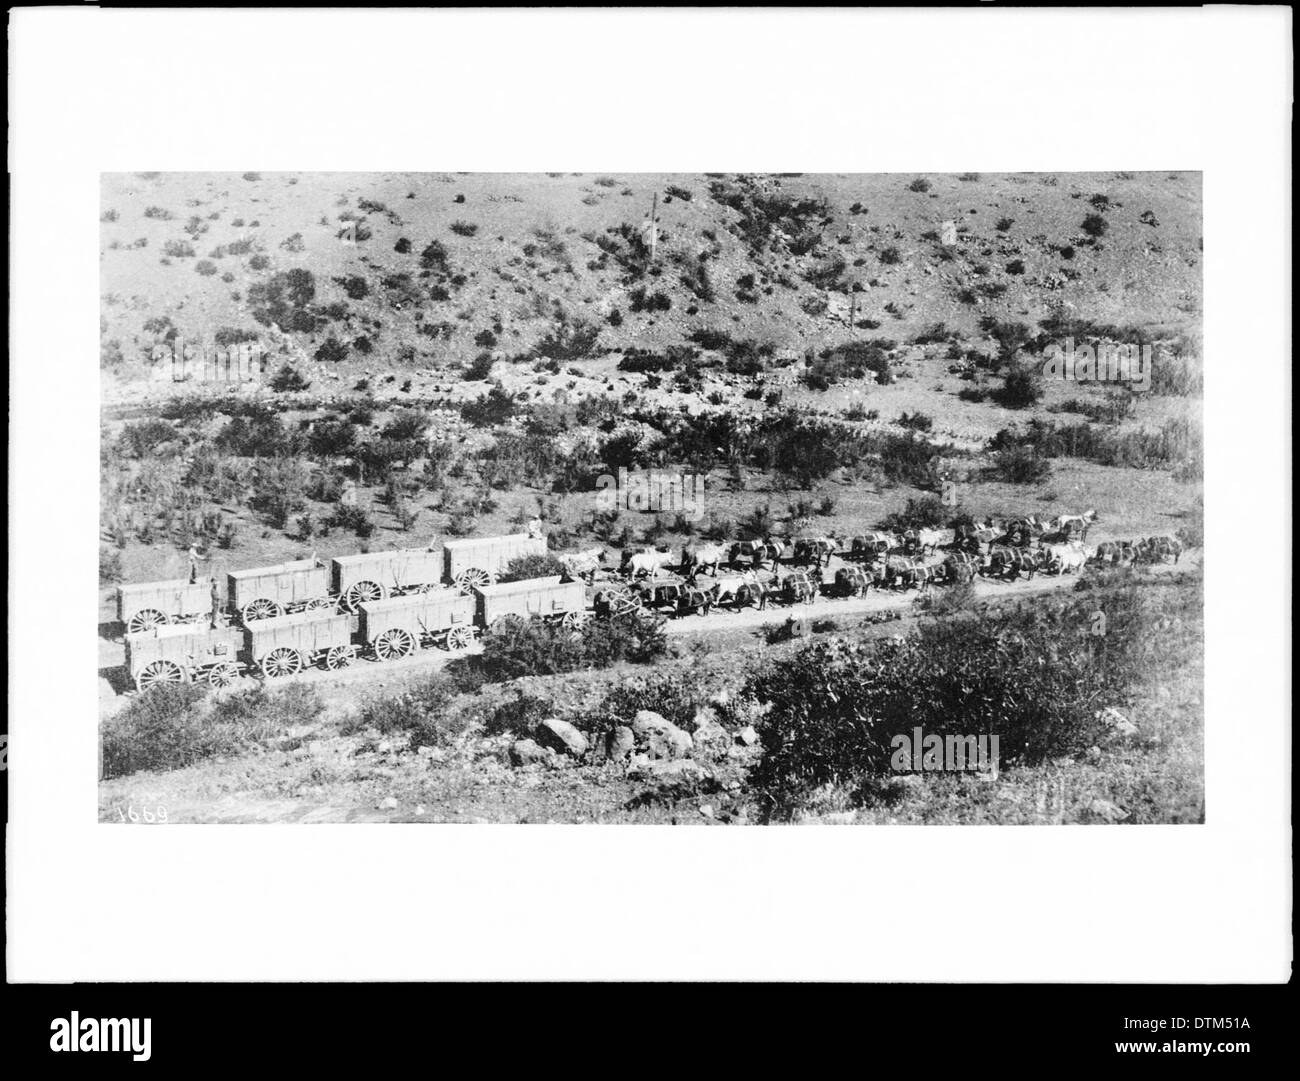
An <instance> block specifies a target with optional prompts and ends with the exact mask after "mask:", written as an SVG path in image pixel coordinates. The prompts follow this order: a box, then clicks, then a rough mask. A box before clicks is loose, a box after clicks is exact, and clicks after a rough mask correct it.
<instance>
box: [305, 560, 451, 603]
mask: <svg viewBox="0 0 1300 1081" xmlns="http://www.w3.org/2000/svg"><path fill="white" fill-rule="evenodd" d="M443 560H444V556H443V553H442V550H441V549H433V550H430V549H427V548H405V549H394V550H392V551H387V552H362V553H360V554H358V555H350V556H336V557H335V558H334V559H332V560H331V561H330V588H331V590H332V591H333V593H334V594H336V595H337V596H338V597H339V598H341V600H342V601H343V604H344V607H346V608H347V609H348V611H351V612H355V611H358V610H359V608H360V606H361V605H362V604H364V603H368V602H373V601H382V600H385V599H387V598H388V597H392V596H400V595H401V594H402V593H405V592H408V591H409V590H412V589H420V588H427V587H429V586H435V585H439V584H441V582H442V576H443Z"/></svg>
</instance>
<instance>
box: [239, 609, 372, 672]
mask: <svg viewBox="0 0 1300 1081" xmlns="http://www.w3.org/2000/svg"><path fill="white" fill-rule="evenodd" d="M352 625H353V619H352V617H351V616H350V615H347V614H346V613H339V612H331V611H325V610H321V609H311V610H308V611H305V612H296V613H294V614H293V615H287V616H278V617H276V618H274V619H259V620H256V621H255V622H253V623H250V624H248V625H247V626H245V628H244V634H245V636H246V640H247V652H248V660H249V663H250V664H253V665H256V666H257V667H258V668H260V669H261V671H262V675H264V676H266V677H268V678H271V679H274V678H276V677H279V676H292V675H296V674H297V673H299V672H301V671H302V670H303V669H304V668H305V667H307V666H308V665H312V664H322V665H324V666H325V667H326V668H328V669H330V670H331V671H333V670H335V669H338V668H346V667H347V666H348V665H349V664H351V663H352V661H353V660H354V659H355V658H356V655H357V647H356V646H354V645H353V644H352V629H353V626H352Z"/></svg>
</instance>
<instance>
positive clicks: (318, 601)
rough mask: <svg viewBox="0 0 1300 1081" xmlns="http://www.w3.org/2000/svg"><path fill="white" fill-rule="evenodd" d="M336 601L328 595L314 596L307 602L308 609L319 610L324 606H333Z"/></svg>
mask: <svg viewBox="0 0 1300 1081" xmlns="http://www.w3.org/2000/svg"><path fill="white" fill-rule="evenodd" d="M333 607H334V602H333V601H332V600H330V599H329V598H328V597H313V598H312V599H311V600H309V601H308V602H307V609H308V611H312V612H319V611H320V610H321V609H323V608H333Z"/></svg>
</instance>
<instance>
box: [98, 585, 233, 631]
mask: <svg viewBox="0 0 1300 1081" xmlns="http://www.w3.org/2000/svg"><path fill="white" fill-rule="evenodd" d="M211 610H212V589H211V586H210V585H209V583H208V582H207V581H206V580H204V581H202V582H190V580H189V579H188V578H176V579H172V580H170V581H166V582H136V583H133V584H129V585H120V586H118V587H117V621H118V622H119V623H121V624H122V625H123V626H124V627H125V628H126V630H127V633H129V634H135V633H138V632H140V631H146V630H149V629H150V628H151V627H159V626H163V625H164V624H167V623H174V622H185V621H189V620H194V619H197V618H199V617H201V616H204V615H207V614H208V613H209V612H210V611H211Z"/></svg>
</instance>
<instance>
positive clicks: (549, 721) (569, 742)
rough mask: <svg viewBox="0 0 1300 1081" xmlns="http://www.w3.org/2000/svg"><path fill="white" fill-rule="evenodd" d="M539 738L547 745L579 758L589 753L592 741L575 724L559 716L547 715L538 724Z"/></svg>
mask: <svg viewBox="0 0 1300 1081" xmlns="http://www.w3.org/2000/svg"><path fill="white" fill-rule="evenodd" d="M537 740H538V742H540V743H541V744H542V745H543V746H545V747H550V748H552V749H553V750H556V751H560V752H562V753H564V754H571V755H573V757H574V758H579V757H581V756H582V755H584V754H586V753H587V748H588V747H589V746H590V743H588V741H587V737H586V736H584V735H583V734H582V733H581V732H580V731H579V730H578V729H577V727H575V726H574V725H572V724H570V723H569V722H568V721H562V720H560V719H559V718H558V717H547V718H546V720H544V721H542V723H541V724H539V725H538V726H537Z"/></svg>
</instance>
